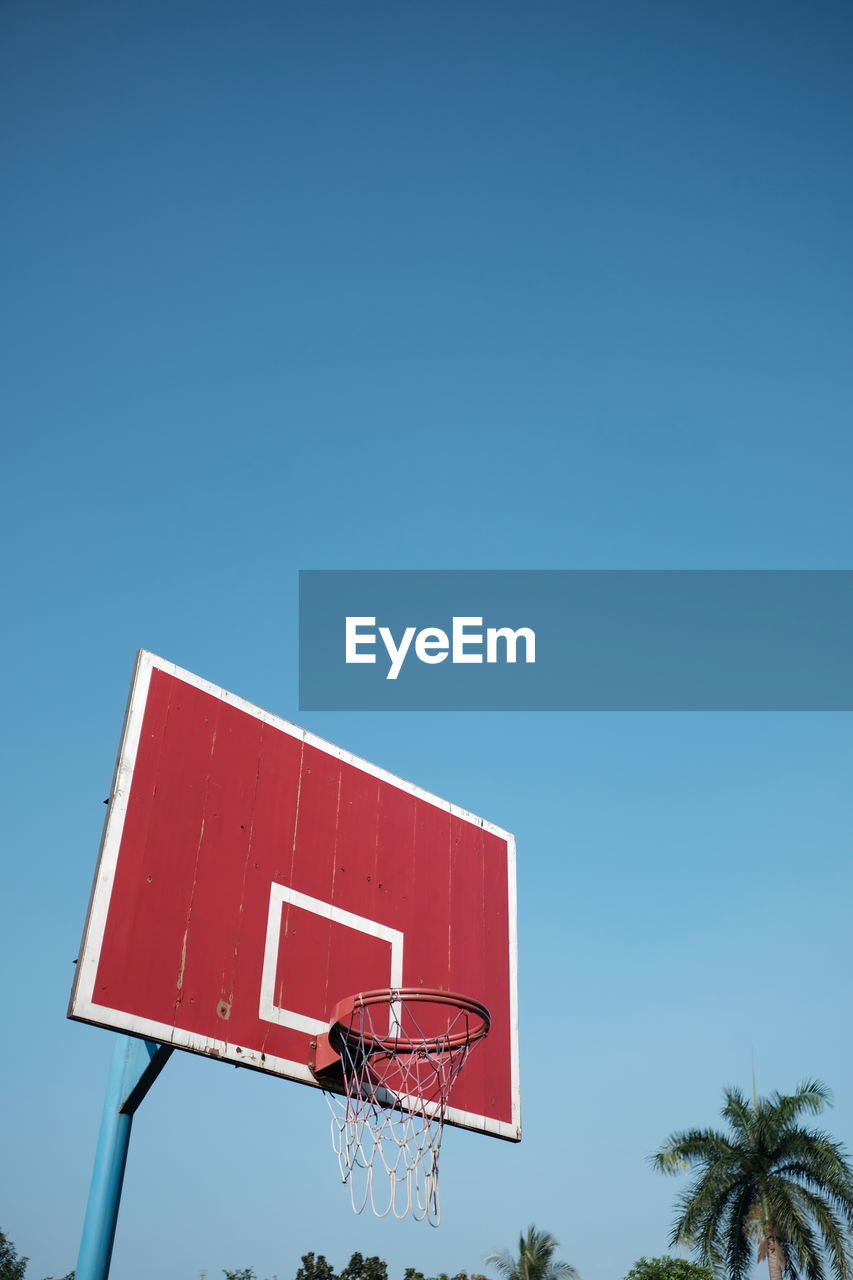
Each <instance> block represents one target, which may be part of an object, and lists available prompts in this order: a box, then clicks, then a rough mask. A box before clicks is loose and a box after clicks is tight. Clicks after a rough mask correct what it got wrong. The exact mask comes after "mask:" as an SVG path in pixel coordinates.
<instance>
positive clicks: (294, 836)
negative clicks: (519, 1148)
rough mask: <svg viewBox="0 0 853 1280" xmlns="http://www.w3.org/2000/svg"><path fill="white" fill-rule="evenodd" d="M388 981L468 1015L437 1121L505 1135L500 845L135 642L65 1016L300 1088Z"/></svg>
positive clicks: (508, 1000)
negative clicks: (314, 1046)
mask: <svg viewBox="0 0 853 1280" xmlns="http://www.w3.org/2000/svg"><path fill="white" fill-rule="evenodd" d="M398 986H405V987H425V988H442V989H444V990H446V991H456V992H462V993H463V994H465V995H467V996H471V997H473V998H474V999H476V1000H479V1001H481V1002H482V1003H484V1004H485V1005H486V1006H487V1007H488V1009H489V1011H490V1013H491V1020H492V1025H491V1031H490V1033H489V1035H488V1037H487V1038H486V1039H485V1040H484V1041H483V1042H482V1043H481V1044H479V1045H478V1046H477V1047H476V1049H475V1050H474V1051H473V1052H472V1054H471V1056H470V1058H469V1060H468V1062H467V1063H466V1065H465V1068H464V1071H463V1073H462V1075H461V1076H460V1078H459V1080H458V1081H457V1083H456V1085H455V1086H454V1091H453V1095H452V1097H451V1099H450V1103H451V1105H450V1108H449V1110H448V1114H447V1122H448V1123H449V1124H456V1125H460V1126H462V1127H464V1128H468V1129H475V1130H479V1131H482V1132H485V1133H490V1134H494V1135H496V1136H498V1137H502V1138H508V1139H510V1140H513V1141H517V1140H518V1139H519V1138H520V1136H521V1129H520V1113H519V1083H518V1010H517V995H516V916H515V842H514V839H513V837H512V836H511V835H510V834H509V833H508V832H506V831H503V830H501V829H500V828H499V827H496V826H494V825H493V824H492V823H490V822H486V821H484V820H483V819H481V818H477V817H474V816H473V815H472V814H470V813H467V812H466V811H465V810H463V809H460V808H458V807H457V806H456V805H453V804H450V803H448V802H447V801H445V800H440V799H438V798H437V797H436V796H433V795H430V794H428V793H427V792H425V791H423V790H421V789H420V788H419V787H416V786H413V785H412V784H411V783H408V782H404V781H403V780H402V779H400V778H396V777H394V776H393V775H392V774H389V773H386V772H385V771H384V770H383V769H379V768H376V767H375V766H374V765H371V764H367V763H366V762H365V761H363V760H359V759H357V758H356V757H354V756H352V755H350V754H349V753H348V752H346V751H343V750H341V749H340V748H338V747H334V746H332V745H331V744H329V743H328V742H324V741H323V740H322V739H320V738H317V737H315V736H314V735H313V734H311V733H308V732H306V731H305V730H303V729H299V728H297V727H296V726H295V725H292V724H289V723H288V722H287V721H285V720H281V719H279V718H278V717H277V716H273V715H271V714H270V713H268V712H266V711H262V710H260V708H258V707H255V706H252V705H251V704H250V703H247V702H245V701H243V700H242V699H240V698H237V697H235V696H234V695H233V694H229V693H226V692H225V691H224V690H223V689H219V688H217V687H216V686H214V685H211V684H209V683H208V682H207V681H204V680H201V679H199V678H198V677H197V676H194V675H191V674H190V673H189V672H187V671H183V670H181V669H180V668H178V667H176V666H174V665H173V664H172V663H169V662H165V661H163V659H161V658H157V657H155V656H154V655H153V654H150V653H146V652H142V653H140V655H139V658H138V661H137V666H136V672H135V676H134V680H133V685H132V687H131V695H130V701H129V703H128V710H127V715H126V718H125V725H124V732H123V735H122V742H121V746H120V749H119V757H118V762H117V766H116V775H115V781H114V784H113V790H112V795H111V798H110V802H109V810H108V815H107V820H106V825H105V828H104V836H103V840H102V843H101V851H100V857H99V860H98V867H97V871H96V874H95V883H94V887H93V890H92V898H91V902H90V906H89V914H88V918H87V921H86V929H85V933H84V938H83V945H82V949H81V954H80V957H79V961H78V965H77V976H76V981H75V984H74V990H73V992H72V997H71V1006H70V1009H69V1016H70V1017H73V1018H78V1019H81V1020H82V1021H85V1022H91V1023H95V1024H97V1025H99V1026H106V1027H113V1028H116V1029H119V1030H122V1031H125V1032H128V1033H129V1034H132V1035H139V1036H145V1037H146V1038H148V1039H151V1040H157V1041H160V1042H161V1043H164V1044H171V1045H174V1046H175V1047H177V1048H183V1049H189V1050H192V1051H194V1052H196V1053H203V1054H208V1055H209V1056H211V1057H215V1058H221V1059H224V1060H226V1061H229V1062H233V1063H237V1064H239V1065H241V1066H247V1067H253V1068H256V1069H258V1070H261V1071H269V1072H273V1073H275V1074H278V1075H283V1076H287V1077H289V1078H290V1079H293V1080H298V1081H300V1082H302V1083H304V1084H309V1085H315V1086H316V1084H317V1082H316V1080H315V1079H314V1077H313V1075H312V1074H311V1071H310V1070H309V1068H308V1065H307V1064H308V1061H309V1058H310V1057H311V1048H310V1045H311V1041H312V1039H315V1038H316V1037H317V1035H318V1034H319V1033H322V1032H324V1031H326V1030H327V1029H328V1025H329V1019H330V1016H331V1013H332V1010H333V1008H334V1006H335V1005H336V1004H337V1003H338V1001H339V1000H342V999H344V998H346V997H347V996H350V995H353V994H354V993H355V992H357V991H367V990H373V989H375V988H380V987H398Z"/></svg>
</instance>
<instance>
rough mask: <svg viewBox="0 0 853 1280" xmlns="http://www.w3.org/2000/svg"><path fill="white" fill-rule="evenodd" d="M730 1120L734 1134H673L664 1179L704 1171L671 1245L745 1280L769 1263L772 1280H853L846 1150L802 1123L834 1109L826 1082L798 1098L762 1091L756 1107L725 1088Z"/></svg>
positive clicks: (685, 1199) (656, 1159) (662, 1157)
mask: <svg viewBox="0 0 853 1280" xmlns="http://www.w3.org/2000/svg"><path fill="white" fill-rule="evenodd" d="M724 1096H725V1106H724V1107H723V1110H722V1115H723V1118H724V1119H725V1120H727V1121H728V1125H729V1132H728V1133H727V1134H726V1133H720V1132H718V1131H717V1130H714V1129H688V1130H686V1131H685V1132H684V1133H674V1134H672V1135H671V1137H670V1138H669V1139H668V1140H667V1142H666V1143H665V1144H664V1146H663V1147H662V1148H661V1150H660V1151H659V1152H658V1153H657V1154H656V1155H654V1156H653V1157H652V1163H653V1165H654V1167H655V1168H656V1169H657V1170H659V1171H660V1172H661V1173H679V1172H680V1171H681V1170H683V1169H689V1168H694V1169H698V1172H697V1174H696V1177H695V1179H694V1181H693V1182H692V1184H691V1185H690V1186H689V1187H688V1188H687V1190H686V1191H685V1192H684V1193H683V1194H682V1195H681V1196H680V1198H679V1200H678V1202H677V1211H678V1213H677V1217H676V1221H675V1224H674V1226H673V1229H672V1237H671V1240H670V1243H671V1244H673V1245H676V1244H687V1245H689V1246H692V1248H693V1249H694V1251H695V1252H696V1254H697V1255H698V1256H699V1258H700V1260H701V1261H702V1262H704V1263H705V1264H706V1265H708V1266H713V1267H716V1268H718V1269H725V1270H726V1271H727V1272H728V1275H729V1276H730V1278H731V1280H745V1277H746V1276H747V1273H748V1272H749V1269H750V1266H751V1263H752V1258H751V1254H752V1248H751V1245H752V1242H756V1243H757V1246H758V1253H757V1256H758V1261H759V1262H762V1261H764V1260H765V1259H766V1260H767V1266H768V1269H769V1272H770V1280H782V1277H783V1275H784V1276H786V1277H788V1278H789V1280H799V1277H800V1274H801V1273H802V1274H803V1275H804V1276H805V1278H806V1280H825V1271H824V1266H825V1262H826V1261H827V1260H828V1262H829V1264H830V1266H831V1269H832V1273H833V1275H834V1276H835V1278H836V1280H853V1257H851V1252H850V1241H849V1237H848V1231H849V1230H850V1229H851V1228H853V1172H851V1169H850V1165H849V1161H848V1157H847V1153H846V1152H845V1150H844V1148H843V1147H841V1146H840V1145H839V1144H838V1143H835V1142H833V1141H832V1140H831V1139H830V1137H829V1136H828V1135H827V1134H825V1133H821V1132H819V1131H817V1130H814V1129H804V1128H802V1127H800V1126H799V1125H798V1124H797V1121H798V1119H799V1117H800V1116H801V1115H802V1113H803V1112H804V1111H811V1112H812V1113H813V1114H818V1113H819V1112H821V1111H822V1110H823V1108H824V1107H825V1106H828V1105H830V1094H829V1091H828V1090H827V1088H826V1086H825V1085H823V1084H821V1082H820V1081H819V1080H809V1081H806V1082H805V1083H803V1084H801V1085H799V1086H798V1088H797V1091H796V1093H793V1094H791V1095H790V1096H787V1095H782V1094H780V1093H773V1094H771V1095H770V1097H769V1098H758V1097H755V1095H754V1094H753V1099H752V1102H751V1103H749V1102H748V1101H747V1100H746V1098H745V1097H744V1096H743V1094H742V1093H741V1092H740V1091H739V1090H737V1089H726V1090H725V1092H724Z"/></svg>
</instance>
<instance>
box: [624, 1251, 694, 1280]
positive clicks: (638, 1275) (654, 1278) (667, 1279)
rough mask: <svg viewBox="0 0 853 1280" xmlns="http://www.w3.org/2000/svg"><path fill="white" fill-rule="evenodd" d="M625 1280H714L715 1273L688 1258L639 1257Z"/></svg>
mask: <svg viewBox="0 0 853 1280" xmlns="http://www.w3.org/2000/svg"><path fill="white" fill-rule="evenodd" d="M625 1280H714V1273H713V1271H711V1269H710V1267H703V1266H702V1265H701V1263H698V1262H690V1261H689V1260H688V1259H687V1258H672V1257H669V1256H666V1257H663V1258H638V1259H637V1261H636V1262H635V1263H634V1265H633V1267H632V1268H631V1270H630V1271H629V1272H628V1274H627V1276H626V1277H625Z"/></svg>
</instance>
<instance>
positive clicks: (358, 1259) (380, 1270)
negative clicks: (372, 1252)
mask: <svg viewBox="0 0 853 1280" xmlns="http://www.w3.org/2000/svg"><path fill="white" fill-rule="evenodd" d="M340 1280H388V1264H387V1263H386V1262H383V1261H382V1259H381V1258H376V1257H373V1258H364V1257H362V1255H361V1254H360V1253H354V1254H353V1255H352V1257H351V1258H350V1260H349V1262H348V1263H347V1265H346V1266H345V1267H344V1269H343V1271H342V1272H341V1277H340Z"/></svg>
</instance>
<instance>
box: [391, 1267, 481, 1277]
mask: <svg viewBox="0 0 853 1280" xmlns="http://www.w3.org/2000/svg"><path fill="white" fill-rule="evenodd" d="M403 1280H469V1277H468V1274H467V1272H465V1271H457V1273H456V1275H455V1276H449V1275H448V1274H447V1272H446V1271H441V1272H439V1274H438V1275H437V1276H425V1275H424V1273H423V1272H422V1271H417V1270H416V1269H415V1268H414V1267H406V1270H405V1271H404V1272H403ZM470 1280H486V1277H485V1276H471V1277H470Z"/></svg>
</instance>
